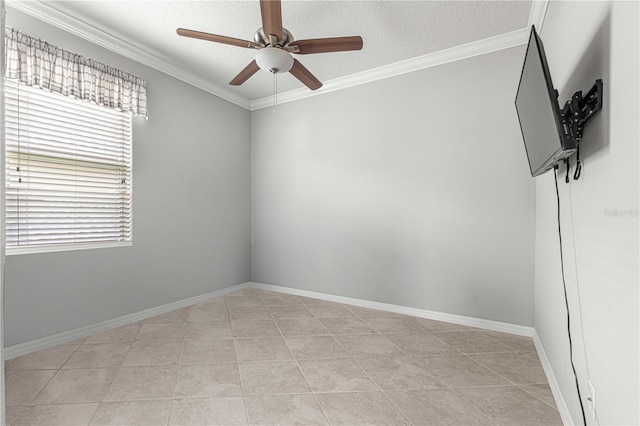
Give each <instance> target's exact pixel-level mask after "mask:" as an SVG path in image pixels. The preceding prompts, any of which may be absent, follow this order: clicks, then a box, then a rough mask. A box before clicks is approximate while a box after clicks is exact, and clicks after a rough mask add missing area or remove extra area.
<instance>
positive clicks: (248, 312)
mask: <svg viewBox="0 0 640 426" xmlns="http://www.w3.org/2000/svg"><path fill="white" fill-rule="evenodd" d="M234 299H235V298H234ZM229 317H230V318H231V320H242V319H258V320H270V319H271V313H270V312H269V309H267V307H266V306H256V307H248V308H243V307H240V308H229Z"/></svg>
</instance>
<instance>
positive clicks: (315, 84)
mask: <svg viewBox="0 0 640 426" xmlns="http://www.w3.org/2000/svg"><path fill="white" fill-rule="evenodd" d="M289 72H290V73H291V74H293V76H294V77H295V78H297V79H298V80H300V81H301V82H302V83H303V84H304V85H305V86H307V87H308V88H309V89H311V90H316V89H319V88H321V87H322V83H320V80H318V79H317V78H316V77H315V76H314V75H313V74H311V72H310V71H309V70H308V69H306V68H305V67H304V65H302V64H301V63H300V62H299V61H298V60H297V59H294V60H293V67H292V68H291V70H289Z"/></svg>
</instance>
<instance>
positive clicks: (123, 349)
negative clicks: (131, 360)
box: [62, 342, 131, 369]
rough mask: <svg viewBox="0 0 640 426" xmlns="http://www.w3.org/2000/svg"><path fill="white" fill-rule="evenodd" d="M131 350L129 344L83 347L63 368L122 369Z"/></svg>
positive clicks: (96, 344) (99, 344) (116, 343)
mask: <svg viewBox="0 0 640 426" xmlns="http://www.w3.org/2000/svg"><path fill="white" fill-rule="evenodd" d="M130 348H131V343H128V342H115V343H95V344H92V345H82V346H80V347H79V348H78V350H77V351H76V352H75V353H74V354H73V355H72V356H71V358H69V360H68V361H67V362H66V363H65V364H64V366H63V367H62V368H63V369H69V368H102V367H120V366H121V365H122V361H124V358H125V357H126V356H127V353H128V352H129V349H130Z"/></svg>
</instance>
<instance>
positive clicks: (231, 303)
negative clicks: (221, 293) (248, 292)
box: [227, 296, 264, 309]
mask: <svg viewBox="0 0 640 426" xmlns="http://www.w3.org/2000/svg"><path fill="white" fill-rule="evenodd" d="M227 306H228V307H229V309H231V308H251V307H256V306H264V302H263V301H262V297H260V296H236V297H228V298H227Z"/></svg>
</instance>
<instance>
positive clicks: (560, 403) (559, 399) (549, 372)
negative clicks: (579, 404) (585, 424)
mask: <svg viewBox="0 0 640 426" xmlns="http://www.w3.org/2000/svg"><path fill="white" fill-rule="evenodd" d="M533 344H534V345H535V346H536V351H537V352H538V358H540V363H541V364H542V368H543V369H544V374H545V375H546V376H547V381H548V382H549V387H550V388H551V393H553V398H554V399H555V400H556V407H557V408H558V411H559V412H560V417H561V418H562V423H564V424H565V425H575V424H578V423H576V422H574V421H573V418H572V417H571V412H570V411H569V407H568V406H567V402H566V401H565V400H564V397H563V396H562V391H561V390H560V385H559V384H558V380H556V375H555V374H554V373H553V369H552V368H551V363H550V362H549V358H548V357H547V353H546V352H545V350H544V346H542V341H541V340H540V338H539V337H538V333H536V331H535V330H533Z"/></svg>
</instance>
